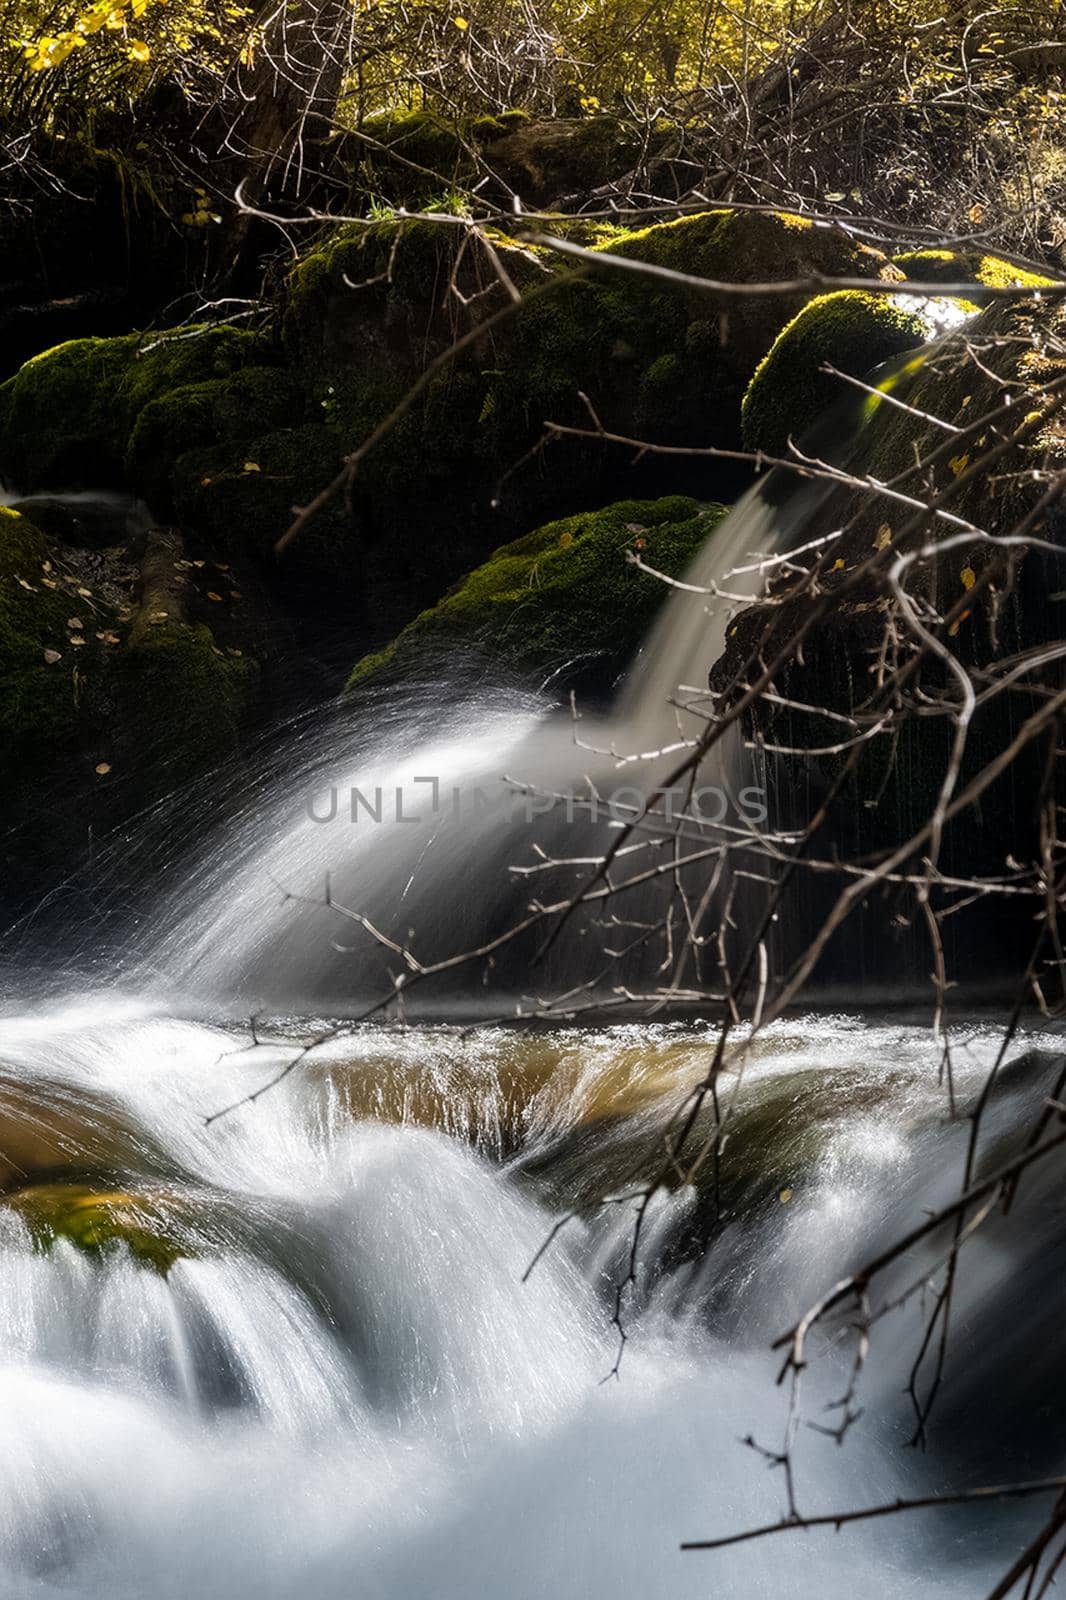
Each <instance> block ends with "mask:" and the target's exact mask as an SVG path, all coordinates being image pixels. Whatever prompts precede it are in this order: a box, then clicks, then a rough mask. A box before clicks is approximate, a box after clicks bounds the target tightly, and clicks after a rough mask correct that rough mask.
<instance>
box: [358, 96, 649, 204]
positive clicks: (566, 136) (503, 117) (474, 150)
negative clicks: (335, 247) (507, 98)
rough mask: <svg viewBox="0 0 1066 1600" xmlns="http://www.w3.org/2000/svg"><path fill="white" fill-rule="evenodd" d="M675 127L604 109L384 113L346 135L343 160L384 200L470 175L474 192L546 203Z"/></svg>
mask: <svg viewBox="0 0 1066 1600" xmlns="http://www.w3.org/2000/svg"><path fill="white" fill-rule="evenodd" d="M675 134H676V129H674V128H673V127H672V126H671V124H669V123H666V122H663V123H660V124H657V125H656V126H655V127H653V128H652V129H650V130H649V129H648V128H647V127H645V126H640V127H638V126H637V125H636V124H634V123H631V122H627V121H626V120H625V119H624V118H622V117H616V116H610V115H603V116H595V117H580V118H577V117H574V118H566V117H558V118H553V119H552V120H550V121H540V120H537V119H535V118H531V117H530V116H528V115H527V114H526V113H525V112H523V111H505V112H502V113H500V114H499V115H498V116H479V117H461V118H454V117H453V118H448V117H446V116H445V115H443V114H442V113H441V112H434V111H426V110H424V109H422V110H417V111H407V112H396V111H391V112H384V113H382V114H380V115H378V116H372V117H367V118H366V120H365V121H364V122H363V123H362V124H361V125H360V127H359V129H358V130H357V131H355V132H352V133H350V134H349V135H348V136H347V139H346V142H345V149H344V156H343V157H342V162H343V161H344V160H345V159H346V161H347V164H348V166H349V169H350V171H351V177H352V184H353V187H354V188H355V189H356V190H357V191H361V192H362V193H364V194H367V195H369V196H370V197H372V198H373V199H375V200H377V201H379V202H381V201H385V202H387V203H389V204H390V205H396V206H405V207H407V208H409V209H420V208H422V207H426V206H432V205H433V204H434V203H439V202H440V201H441V199H442V197H446V196H447V195H449V193H451V192H453V191H455V190H463V189H466V188H468V187H469V186H470V185H471V184H474V183H476V184H477V185H478V193H479V194H481V195H485V194H488V195H489V196H491V197H492V198H494V199H499V200H507V199H510V196H511V195H512V194H513V193H517V194H518V195H520V196H521V198H522V199H523V201H525V203H526V204H527V205H534V206H540V207H543V206H549V205H552V204H553V203H557V202H559V201H562V200H564V199H565V198H567V197H568V196H572V195H573V194H575V193H576V192H578V191H581V190H585V191H588V190H591V189H594V188H596V187H597V186H598V185H600V184H604V183H607V182H609V181H610V180H611V179H612V178H621V177H622V176H623V175H624V174H625V173H626V172H628V171H629V170H630V169H631V168H632V167H633V166H634V165H635V164H636V162H637V161H638V160H639V159H641V158H644V159H645V160H646V159H648V158H649V157H652V156H654V155H655V153H656V152H657V151H658V150H659V149H660V148H661V147H662V145H663V144H664V143H665V142H666V141H667V140H668V139H670V138H671V136H674V135H675ZM486 173H487V174H488V178H487V182H486Z"/></svg>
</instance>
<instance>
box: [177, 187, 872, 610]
mask: <svg viewBox="0 0 1066 1600" xmlns="http://www.w3.org/2000/svg"><path fill="white" fill-rule="evenodd" d="M559 227H560V231H562V232H570V231H571V224H570V223H569V222H564V221H563V220H562V219H561V220H560V224H559ZM594 231H595V234H596V238H595V245H594V252H593V253H594V255H596V254H601V253H602V252H603V251H608V250H609V251H614V252H617V253H619V254H620V255H622V256H624V257H627V258H629V259H633V260H643V261H648V262H649V263H652V264H655V265H660V266H664V267H668V268H670V269H673V270H679V271H684V272H687V273H690V274H694V275H696V276H699V277H703V278H712V279H715V278H718V279H732V278H736V279H739V280H752V279H758V280H763V279H766V278H769V277H774V276H781V277H784V278H788V279H792V278H796V277H804V276H810V275H812V274H814V273H824V272H833V271H838V270H839V271H847V272H849V273H868V274H871V275H872V274H874V273H876V272H878V271H880V270H882V269H883V267H884V265H885V263H884V258H883V257H881V256H879V255H877V253H876V252H872V251H867V250H864V249H863V248H862V247H858V246H856V245H855V244H854V243H852V242H851V241H849V240H848V239H847V238H846V237H845V236H844V235H842V234H841V233H840V232H839V231H836V230H831V229H823V228H820V227H817V226H815V225H813V224H811V223H809V222H807V221H805V220H804V219H801V218H797V217H794V216H790V215H774V214H769V215H763V214H761V213H749V212H745V213H737V212H732V211H724V210H721V211H713V212H706V213H703V214H700V215H696V216H692V217H684V218H681V219H678V220H677V221H675V222H672V223H668V224H657V225H654V226H651V227H648V228H641V229H638V230H625V229H620V228H617V227H613V228H609V227H599V228H597V229H596V230H594ZM582 232H583V235H587V234H588V232H589V230H588V229H587V227H583V229H582ZM495 242H496V246H497V249H498V250H499V251H500V253H501V256H502V258H503V259H504V261H505V263H506V266H507V270H508V272H509V273H510V275H511V277H512V278H513V279H514V280H515V281H516V282H517V283H518V284H519V286H520V287H521V288H522V289H523V290H528V289H532V288H538V289H542V288H543V287H544V286H545V285H546V284H547V285H549V286H551V287H550V288H549V292H548V293H545V294H538V295H535V296H534V297H532V298H529V299H527V301H526V303H525V304H524V305H523V307H522V308H521V310H520V311H519V312H518V313H517V315H516V316H515V318H514V320H513V322H510V323H507V324H506V325H503V326H501V327H499V328H497V329H494V330H493V332H492V333H491V334H490V335H486V338H485V339H484V341H483V342H482V343H480V344H475V345H472V346H470V347H469V348H468V349H467V350H466V351H465V352H464V353H463V354H462V356H461V357H460V358H459V359H457V360H456V361H454V362H452V363H451V364H449V366H448V367H447V369H446V370H443V371H442V372H441V373H440V374H438V375H437V376H435V377H434V378H433V380H432V382H431V383H430V384H429V385H428V386H427V388H426V390H425V393H424V394H423V396H422V397H421V398H420V399H419V401H418V403H417V404H416V405H415V406H413V407H412V408H411V409H410V410H409V411H408V412H407V414H406V415H405V416H404V417H403V418H402V419H401V420H400V421H399V423H398V424H397V425H396V426H395V427H394V428H393V429H392V430H391V432H390V434H389V435H388V437H387V438H386V439H384V441H383V442H382V443H381V444H380V445H379V446H377V447H376V448H375V449H374V451H373V452H372V453H371V454H370V455H369V456H368V457H367V458H366V459H365V460H364V461H363V462H361V464H360V469H359V475H358V480H357V482H356V484H355V485H354V494H353V497H352V509H351V514H350V516H349V517H348V521H347V524H346V525H344V521H343V518H341V517H339V516H337V515H336V508H334V522H333V529H334V533H333V534H332V535H330V538H332V539H333V540H334V566H335V568H343V567H345V566H346V567H347V569H348V570H349V571H355V570H357V571H358V573H359V576H360V578H361V580H362V581H363V583H364V584H365V585H366V588H367V591H368V593H371V594H376V593H381V592H382V591H383V590H384V589H389V590H394V591H395V590H400V589H402V588H404V587H405V586H406V587H408V588H409V590H411V591H413V592H414V593H415V595H416V596H417V597H418V598H420V599H421V600H422V603H423V604H424V603H425V602H426V601H427V600H428V599H430V598H431V597H433V596H434V595H436V594H439V593H440V592H441V590H442V589H443V588H444V587H445V586H446V585H447V584H449V583H451V582H453V581H454V580H455V578H456V576H457V575H458V574H459V573H461V572H463V571H464V570H469V568H470V567H471V566H473V565H474V564H476V563H477V562H478V561H479V560H481V559H483V558H484V556H485V555H486V554H487V552H488V551H489V550H490V549H491V548H492V547H493V545H496V544H499V543H500V542H502V540H503V539H505V538H506V537H507V536H508V535H512V534H513V533H515V532H517V531H519V530H520V529H522V528H529V527H534V526H536V525H537V524H538V523H541V522H543V521H546V520H547V519H549V518H550V517H552V516H558V515H560V514H563V513H565V512H567V511H570V510H572V509H574V508H575V507H577V506H580V505H588V504H596V503H600V504H602V503H603V501H604V500H605V499H607V498H610V497H611V496H612V494H615V495H616V494H617V492H618V491H617V487H616V483H617V473H618V467H619V462H620V459H621V458H620V456H619V454H618V452H617V451H612V450H610V449H605V448H604V447H602V446H601V445H599V444H594V443H588V442H581V441H578V440H575V439H567V440H564V441H562V442H560V441H559V440H555V441H554V442H552V443H551V445H550V446H549V447H548V448H547V451H546V453H545V454H544V455H543V456H539V455H538V454H536V452H535V451H533V447H534V446H535V445H536V443H537V441H538V439H540V438H542V436H543V431H544V424H545V423H546V422H547V421H549V420H550V421H554V422H558V423H562V424H564V425H575V424H576V425H578V426H585V425H587V422H588V414H587V412H586V410H585V408H584V403H583V401H582V399H581V395H582V394H584V395H587V396H588V397H589V398H590V400H591V401H592V403H593V405H594V406H595V408H596V410H597V413H598V415H599V416H600V417H601V418H602V420H603V422H604V423H605V425H606V426H607V427H608V428H609V429H610V430H611V431H613V432H616V433H619V434H622V435H625V436H629V437H635V438H641V439H649V440H651V441H652V442H661V443H670V444H676V445H692V446H701V445H708V444H718V445H727V446H733V445H736V444H737V443H738V442H739V433H740V428H739V420H740V402H741V397H742V395H743V391H744V387H745V386H746V384H747V382H748V380H749V378H750V377H751V374H752V372H753V371H754V369H755V366H756V364H757V362H758V360H759V358H760V357H761V356H762V355H764V354H765V353H766V351H767V349H768V348H769V346H770V344H771V342H772V339H773V336H774V334H775V333H776V331H777V328H778V327H779V326H780V324H781V323H782V322H783V321H785V320H786V318H787V317H788V316H789V315H790V314H791V313H792V312H794V311H795V310H797V309H798V308H799V306H800V305H801V304H802V297H797V296H795V295H791V296H787V295H786V296H784V297H782V298H781V299H780V300H779V299H776V298H775V297H772V296H771V297H763V296H758V297H751V298H748V299H745V300H740V301H738V300H736V299H735V298H729V297H723V296H721V295H717V294H713V293H707V292H704V291H702V290H699V289H688V288H679V287H677V286H676V285H673V284H667V283H664V282H662V281H661V280H655V279H649V278H645V277H643V276H641V275H639V274H634V273H630V272H622V271H619V270H618V269H615V268H611V267H604V268H603V269H602V270H600V271H596V270H595V269H593V270H592V271H589V270H588V267H587V265H586V266H585V267H584V269H583V270H582V271H580V272H579V271H575V269H574V263H573V262H572V261H569V260H564V259H563V258H561V257H560V256H558V255H553V254H551V253H550V252H546V251H544V250H540V249H532V248H530V247H528V246H526V245H524V244H522V243H520V242H516V241H515V240H513V239H512V240H508V239H506V238H504V237H502V236H500V237H498V238H497V239H496V241H495ZM461 243H462V235H461V233H460V232H459V230H452V229H449V228H445V227H442V226H438V225H435V224H432V223H429V222H426V221H424V220H421V219H418V218H408V219H400V220H394V221H379V222H376V223H373V224H371V225H369V226H359V227H347V228H344V229H341V230H338V231H337V232H335V233H334V234H332V235H331V236H330V237H328V238H326V239H325V240H324V241H323V242H322V243H321V245H320V246H319V247H318V248H317V249H315V250H314V251H312V252H311V254H310V255H309V256H308V257H306V258H305V260H304V261H303V262H301V263H300V264H299V265H298V266H297V268H296V269H295V271H294V272H293V274H292V276H291V279H290V284H289V302H288V307H287V310H286V313H285V317H284V339H285V343H286V345H287V347H288V350H289V353H290V358H291V360H292V361H293V363H294V365H298V366H299V368H300V369H301V370H302V371H303V372H304V373H305V375H306V377H305V381H306V385H307V389H308V410H309V414H310V415H311V416H313V417H315V418H319V417H320V418H321V421H322V422H323V424H324V425H325V427H326V428H327V429H329V430H331V432H332V434H333V436H334V438H335V441H336V444H335V449H336V454H337V458H338V459H339V458H340V457H341V456H342V455H343V454H344V453H345V452H346V451H348V450H350V449H351V448H352V446H353V445H355V444H358V443H360V442H361V441H363V440H365V439H366V438H367V437H368V436H369V435H370V434H371V433H372V432H373V430H374V428H375V427H376V426H377V424H378V423H379V422H380V421H381V420H382V418H383V417H385V416H387V415H388V414H389V412H390V411H391V410H392V409H393V408H394V407H395V405H396V403H397V401H398V400H399V399H400V398H401V397H402V396H403V395H404V394H405V393H406V391H407V389H408V387H409V386H410V383H411V382H412V381H413V380H414V379H415V378H416V377H418V376H419V375H420V374H421V373H422V372H424V370H425V367H426V364H427V362H428V361H429V360H431V359H432V358H433V357H434V356H436V355H438V354H439V353H440V352H442V351H444V350H446V349H447V348H448V347H449V346H450V345H451V344H452V342H453V341H454V339H455V336H456V334H457V332H461V331H463V330H464V329H465V328H466V327H468V326H469V313H467V312H463V311H462V310H461V309H459V308H458V307H457V302H456V299H455V296H454V295H453V294H451V293H450V292H449V285H450V282H451V279H452V274H453V270H454V269H455V267H456V259H457V252H458V249H459V247H460V244H461ZM459 273H460V287H461V288H462V290H463V293H464V295H465V296H466V297H467V299H468V302H469V304H470V305H472V306H475V307H477V308H478V309H479V310H481V311H482V312H483V313H484V312H487V311H488V310H491V309H492V308H493V307H494V306H495V305H497V304H498V303H499V289H498V285H497V284H496V282H495V273H494V270H493V267H492V264H491V262H489V261H488V259H487V258H486V257H485V253H484V252H483V251H481V250H479V249H478V248H476V247H475V246H473V245H470V244H469V242H468V241H467V247H466V249H465V251H464V254H463V257H462V261H461V263H460V267H459ZM353 285H356V286H357V287H354V288H353ZM494 294H495V296H496V298H495V299H494V298H493V295H494ZM257 459H258V457H257ZM516 463H521V465H520V466H519V467H518V470H517V471H516V470H513V469H515V467H516ZM197 464H198V465H199V466H201V467H202V468H203V475H205V476H212V477H213V476H214V475H215V473H216V472H217V471H218V469H219V466H220V460H219V458H218V457H216V458H213V459H212V460H211V461H209V462H208V461H205V460H202V459H201V460H199V461H198V463H197ZM226 470H227V471H231V470H232V466H231V464H230V463H227V464H226ZM629 470H630V476H629V482H630V483H631V484H632V490H633V492H634V493H636V494H644V495H645V496H647V495H649V494H655V493H657V492H661V491H662V488H663V487H664V486H665V479H664V475H663V474H662V472H661V469H660V468H659V464H658V463H657V462H656V460H655V459H654V458H652V457H647V458H645V459H644V460H643V461H642V462H641V463H639V464H638V465H636V466H630V469H629ZM674 473H675V475H674V477H673V478H672V479H671V480H670V484H671V487H673V486H674V485H676V486H677V487H678V488H680V489H682V490H689V491H691V492H693V493H695V494H696V495H697V496H699V497H700V498H705V497H706V496H707V492H708V489H709V487H710V484H709V476H708V470H707V466H706V463H705V462H700V461H699V460H698V459H695V458H694V459H693V460H692V461H679V462H677V463H675V464H674ZM501 484H502V492H501V493H500V494H499V496H497V495H496V490H497V486H498V485H501ZM297 498H302V496H298V497H297ZM288 504H290V505H291V504H292V498H290V500H289V502H288ZM277 531H278V529H277V523H276V522H275V524H274V527H273V528H272V533H273V534H276V532H277ZM310 531H311V530H308V532H310ZM319 537H320V542H321V544H322V546H323V549H322V554H323V555H325V554H327V552H326V551H325V548H324V547H325V545H326V544H328V543H329V539H327V538H326V537H325V536H324V535H322V533H321V531H320V534H319ZM302 543H303V540H302V539H301V544H302ZM293 559H294V560H298V561H300V562H303V560H304V554H303V552H302V551H301V552H295V551H294V557H293Z"/></svg>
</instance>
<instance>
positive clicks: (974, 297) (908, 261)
mask: <svg viewBox="0 0 1066 1600" xmlns="http://www.w3.org/2000/svg"><path fill="white" fill-rule="evenodd" d="M892 264H893V266H896V267H898V268H899V269H900V271H901V272H903V273H905V274H906V276H907V277H908V278H913V280H914V281H915V282H916V283H956V284H959V283H961V284H966V285H967V290H966V298H967V300H970V301H972V302H973V304H974V305H977V306H983V305H988V304H989V302H990V300H992V299H994V298H996V297H995V296H989V295H982V293H981V289H982V288H988V289H1011V288H1017V289H1042V288H1046V287H1048V286H1049V285H1050V284H1052V283H1053V282H1054V281H1055V280H1054V279H1053V278H1045V277H1042V276H1041V275H1040V274H1039V273H1036V272H1029V271H1027V270H1026V269H1025V268H1024V267H1018V266H1015V264H1014V262H1013V261H1004V260H1003V258H1002V257H1001V256H993V255H986V254H984V253H982V252H981V251H979V250H908V251H906V252H905V253H904V254H903V255H899V256H894V257H893V259H892ZM971 284H972V285H973V288H972V290H971V289H970V287H969V285H971Z"/></svg>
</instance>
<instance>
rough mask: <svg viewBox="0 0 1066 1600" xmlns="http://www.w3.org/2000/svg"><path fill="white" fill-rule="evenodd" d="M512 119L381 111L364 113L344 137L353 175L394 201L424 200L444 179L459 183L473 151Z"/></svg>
mask: <svg viewBox="0 0 1066 1600" xmlns="http://www.w3.org/2000/svg"><path fill="white" fill-rule="evenodd" d="M515 120H521V113H519V114H518V118H517V119H516V118H514V117H513V116H512V117H511V118H497V117H477V118H468V119H463V120H458V121H457V120H454V119H453V120H452V121H449V120H448V119H447V118H445V117H444V116H441V115H440V114H438V113H436V112H432V111H424V110H418V111H407V112H383V113H381V114H380V115H378V116H373V117H367V118H366V120H365V121H364V122H363V123H362V125H361V127H360V129H359V131H358V133H355V134H352V135H351V136H350V138H349V145H350V147H351V150H352V157H353V162H354V171H353V178H354V181H355V183H356V185H357V186H358V187H359V188H361V189H366V190H369V191H370V192H371V193H372V194H374V195H375V196H377V197H378V198H380V199H384V200H388V201H390V202H391V203H392V204H394V205H403V206H409V207H412V208H417V207H420V206H423V205H425V204H426V203H427V202H428V201H430V200H432V199H433V198H434V196H436V195H438V194H439V193H440V192H441V190H442V188H445V187H447V186H448V185H449V184H456V185H462V186H465V185H467V184H469V183H470V182H472V181H474V180H475V179H476V177H477V176H478V175H479V173H478V151H479V150H480V149H482V148H483V147H484V146H485V145H487V144H491V143H492V142H493V141H494V140H496V139H499V138H501V137H502V136H503V135H504V134H505V133H506V132H507V130H508V127H509V126H512V125H513V123H514V121H515Z"/></svg>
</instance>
